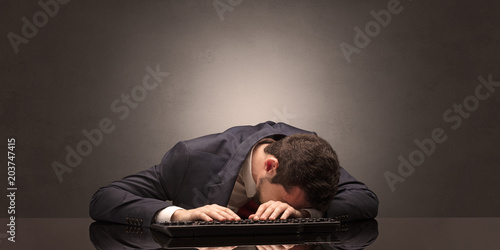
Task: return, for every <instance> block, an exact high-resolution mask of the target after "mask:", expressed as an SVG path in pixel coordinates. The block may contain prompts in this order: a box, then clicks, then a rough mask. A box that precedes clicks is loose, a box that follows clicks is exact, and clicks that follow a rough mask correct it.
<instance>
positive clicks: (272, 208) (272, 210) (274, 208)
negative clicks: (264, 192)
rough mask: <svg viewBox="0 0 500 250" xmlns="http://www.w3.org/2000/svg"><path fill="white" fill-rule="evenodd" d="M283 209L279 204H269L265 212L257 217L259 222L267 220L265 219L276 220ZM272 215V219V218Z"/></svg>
mask: <svg viewBox="0 0 500 250" xmlns="http://www.w3.org/2000/svg"><path fill="white" fill-rule="evenodd" d="M283 210H284V209H282V208H281V206H280V204H277V203H273V204H270V205H269V206H268V207H267V208H266V210H265V211H264V212H263V213H262V215H261V216H259V219H260V220H267V219H273V218H276V217H277V216H278V215H280V214H281V212H283ZM276 213H277V214H276ZM273 215H274V217H273Z"/></svg>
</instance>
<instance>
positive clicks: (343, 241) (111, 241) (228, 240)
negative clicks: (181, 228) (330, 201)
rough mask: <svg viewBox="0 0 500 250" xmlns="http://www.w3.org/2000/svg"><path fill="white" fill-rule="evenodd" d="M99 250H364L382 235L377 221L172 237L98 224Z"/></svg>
mask: <svg viewBox="0 0 500 250" xmlns="http://www.w3.org/2000/svg"><path fill="white" fill-rule="evenodd" d="M89 236H90V240H91V241H92V243H93V244H94V246H95V247H96V249H127V248H139V249H227V250H230V249H262V250H267V249H269V250H271V249H272V250H278V249H294V250H295V249H318V250H319V249H363V248H365V247H367V246H369V245H370V244H372V243H373V242H374V241H375V240H376V238H377V236H378V224H377V221H376V220H366V221H359V222H349V223H343V224H342V225H341V226H340V227H339V229H338V230H337V231H336V232H335V233H328V234H324V233H319V234H297V235H294V234H292V235H280V234H274V235H258V236H257V235H252V236H225V237H217V236H210V237H181V238H171V237H168V236H166V235H165V234H162V233H159V232H157V231H155V230H151V229H150V228H147V227H134V226H127V225H120V224H114V223H105V222H94V223H92V224H91V225H90V228H89Z"/></svg>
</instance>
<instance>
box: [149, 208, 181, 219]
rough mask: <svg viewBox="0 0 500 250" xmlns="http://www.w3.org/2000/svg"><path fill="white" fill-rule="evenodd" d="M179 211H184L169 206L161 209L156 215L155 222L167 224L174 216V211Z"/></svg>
mask: <svg viewBox="0 0 500 250" xmlns="http://www.w3.org/2000/svg"><path fill="white" fill-rule="evenodd" d="M179 209H184V208H182V207H177V206H170V207H166V208H164V209H162V210H161V211H160V212H158V214H157V215H156V218H155V222H169V221H170V218H172V215H173V214H174V212H175V211H177V210H179Z"/></svg>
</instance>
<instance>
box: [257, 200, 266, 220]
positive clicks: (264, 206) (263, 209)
mask: <svg viewBox="0 0 500 250" xmlns="http://www.w3.org/2000/svg"><path fill="white" fill-rule="evenodd" d="M268 206H269V202H266V203H264V204H261V205H260V206H259V208H258V209H257V211H256V212H255V214H254V216H253V220H260V217H261V215H262V213H264V211H266V209H267V207H268Z"/></svg>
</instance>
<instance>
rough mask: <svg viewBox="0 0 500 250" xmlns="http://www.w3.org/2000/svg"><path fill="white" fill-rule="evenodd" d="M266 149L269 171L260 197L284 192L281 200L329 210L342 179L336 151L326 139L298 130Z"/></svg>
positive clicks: (270, 197) (280, 194)
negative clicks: (298, 131)
mask: <svg viewBox="0 0 500 250" xmlns="http://www.w3.org/2000/svg"><path fill="white" fill-rule="evenodd" d="M264 152H265V153H266V154H267V157H266V158H265V160H264V161H263V164H264V168H265V170H266V171H268V172H267V173H268V174H267V175H266V177H261V178H259V183H258V184H257V186H258V189H259V196H260V199H261V200H264V201H266V200H269V199H275V198H273V197H278V196H281V197H280V199H281V201H283V202H287V203H289V204H290V205H292V206H293V207H296V208H306V207H312V208H315V209H318V210H321V211H324V210H326V208H327V207H328V205H329V204H330V202H331V201H332V199H333V197H334V196H335V193H336V192H337V186H338V181H339V162H338V158H337V154H336V153H335V151H334V150H333V149H332V147H331V146H330V144H329V143H328V142H327V141H325V140H324V139H322V138H320V137H318V136H316V135H312V134H296V135H291V136H288V137H285V138H284V139H281V140H279V141H276V142H273V143H271V144H268V145H267V146H266V147H265V148H264ZM280 186H282V187H280ZM264 189H266V190H267V191H266V193H263V192H262V190H264Z"/></svg>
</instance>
